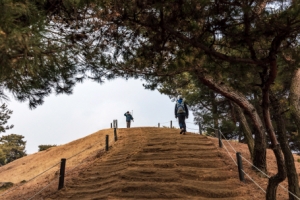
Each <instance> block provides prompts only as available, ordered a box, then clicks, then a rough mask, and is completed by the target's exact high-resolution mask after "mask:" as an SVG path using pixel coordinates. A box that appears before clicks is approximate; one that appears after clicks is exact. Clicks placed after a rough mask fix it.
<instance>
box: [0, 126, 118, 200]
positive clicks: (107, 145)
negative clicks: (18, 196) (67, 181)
mask: <svg viewBox="0 0 300 200" xmlns="http://www.w3.org/2000/svg"><path fill="white" fill-rule="evenodd" d="M113 123H114V142H116V141H117V131H116V129H117V120H114V122H113ZM105 139H106V140H105V142H104V144H105V147H104V148H103V149H101V150H99V152H105V151H108V150H109V147H110V146H109V137H108V135H106V138H105ZM100 143H103V142H101V141H99V142H96V143H94V144H93V145H90V146H89V147H87V148H85V149H83V150H82V151H80V152H78V153H76V154H74V155H72V156H70V157H68V158H62V159H61V161H60V162H58V163H56V164H55V165H53V166H51V167H49V168H48V169H46V170H45V171H43V172H41V173H39V174H38V175H36V176H34V177H32V178H31V179H29V180H28V181H26V182H24V183H22V184H20V185H18V186H15V187H13V188H11V189H10V190H8V191H6V192H5V193H2V194H1V195H0V197H4V196H5V195H7V194H9V193H10V192H12V191H14V190H16V189H18V188H20V187H21V186H24V185H25V184H26V183H29V182H30V181H32V180H34V179H36V178H37V177H39V176H41V175H43V174H45V173H46V172H48V171H49V170H51V169H53V168H54V167H56V166H58V165H59V164H62V161H63V160H64V161H65V162H66V161H67V160H71V159H72V158H75V157H76V156H78V155H80V154H82V153H83V152H85V151H87V150H88V149H91V148H93V147H95V146H96V145H99V144H100ZM83 161H84V160H82V161H81V162H79V163H78V164H77V165H75V166H74V167H73V168H71V169H69V170H67V171H66V172H65V169H62V165H61V169H60V175H59V176H58V179H59V180H58V181H59V186H58V190H60V189H62V188H63V187H64V178H65V175H67V174H69V173H70V172H72V170H74V169H75V168H77V167H78V166H80V165H82V164H83V163H84V162H83ZM63 168H65V167H63ZM62 171H63V172H62ZM56 181H57V179H53V180H52V181H51V182H50V183H48V184H47V185H46V186H45V187H43V188H42V189H40V190H39V191H38V192H36V193H35V194H34V195H33V196H32V197H30V198H29V199H28V200H31V199H33V198H34V197H36V196H37V195H38V194H40V193H42V192H43V191H44V190H45V189H46V188H48V187H49V186H50V185H52V184H53V183H54V182H56Z"/></svg>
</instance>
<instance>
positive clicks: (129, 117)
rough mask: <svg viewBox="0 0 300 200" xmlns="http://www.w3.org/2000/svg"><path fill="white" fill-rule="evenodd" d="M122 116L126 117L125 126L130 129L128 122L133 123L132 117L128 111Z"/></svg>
mask: <svg viewBox="0 0 300 200" xmlns="http://www.w3.org/2000/svg"><path fill="white" fill-rule="evenodd" d="M124 116H125V117H126V124H127V128H130V122H131V120H132V121H133V117H132V115H131V114H130V113H129V111H127V112H126V113H125V114H124Z"/></svg>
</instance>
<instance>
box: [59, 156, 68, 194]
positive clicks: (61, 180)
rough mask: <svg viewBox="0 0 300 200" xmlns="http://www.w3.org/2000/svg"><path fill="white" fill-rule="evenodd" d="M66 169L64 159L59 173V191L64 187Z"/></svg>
mask: <svg viewBox="0 0 300 200" xmlns="http://www.w3.org/2000/svg"><path fill="white" fill-rule="evenodd" d="M65 168H66V159H65V158H62V159H61V163H60V173H59V182H58V190H60V189H62V188H63V187H64V180H65Z"/></svg>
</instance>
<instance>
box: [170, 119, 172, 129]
mask: <svg viewBox="0 0 300 200" xmlns="http://www.w3.org/2000/svg"><path fill="white" fill-rule="evenodd" d="M170 128H172V120H171V121H170Z"/></svg>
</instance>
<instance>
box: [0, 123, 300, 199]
mask: <svg viewBox="0 0 300 200" xmlns="http://www.w3.org/2000/svg"><path fill="white" fill-rule="evenodd" d="M170 122H171V123H170ZM166 123H170V124H171V125H172V121H168V122H164V123H159V124H166ZM186 123H188V124H193V123H192V122H186ZM173 127H175V126H173V125H172V128H173ZM115 129H116V128H115ZM186 129H188V130H197V131H199V129H194V128H189V127H186ZM211 129H214V130H218V132H219V135H220V138H219V139H221V137H223V138H224V139H225V141H226V143H227V144H228V145H229V146H230V148H231V150H232V151H233V152H234V153H237V151H236V150H235V148H234V147H233V146H232V145H231V143H230V142H229V140H228V139H227V138H226V137H225V135H224V134H223V133H222V132H221V131H220V130H219V129H215V128H211ZM205 135H208V136H212V137H215V135H212V134H209V133H206V134H205ZM220 142H221V144H223V145H224V149H225V150H226V152H227V154H228V155H229V156H230V158H231V159H232V161H233V162H234V164H235V165H236V166H238V163H237V162H236V161H235V159H234V158H233V157H232V155H231V153H230V151H229V149H228V148H227V146H226V145H225V143H224V142H223V141H222V140H220ZM99 143H101V142H96V143H94V144H93V145H91V146H89V147H87V148H85V149H83V150H82V151H80V152H78V153H76V154H74V155H72V156H70V157H68V158H67V159H66V160H70V159H72V158H74V157H76V156H78V155H79V154H81V153H83V152H85V151H87V150H88V149H91V148H93V147H94V146H96V145H98V144H99ZM101 151H105V149H101ZM241 158H242V159H243V160H244V161H246V162H247V163H248V164H249V165H250V166H252V167H253V168H255V169H256V170H257V171H259V172H260V173H261V174H263V175H264V176H266V177H267V178H270V176H268V175H267V174H266V173H264V172H263V171H261V170H260V169H258V168H257V167H256V166H255V165H253V164H252V163H251V162H250V161H249V160H247V159H246V158H245V157H243V156H241ZM60 163H61V162H58V163H56V164H55V165H53V166H51V167H50V168H48V169H47V170H45V171H43V172H41V173H39V174H38V175H36V176H34V177H32V178H31V179H29V180H28V181H26V182H25V183H23V184H21V185H18V186H16V187H13V188H11V189H10V190H8V191H7V192H5V193H3V194H1V195H0V196H5V195H6V194H8V193H10V192H12V191H14V190H16V189H18V188H19V187H21V186H23V185H24V184H26V183H28V182H30V181H32V180H34V179H35V178H37V177H39V176H41V175H43V174H45V173H46V172H48V171H49V170H51V169H52V168H54V167H56V166H57V165H59V164H60ZM82 164H83V160H82V161H81V162H79V163H78V164H77V165H75V166H74V167H73V168H71V169H69V170H67V172H66V174H69V173H70V172H72V170H74V169H75V168H77V167H78V166H80V165H82ZM241 171H242V172H243V173H244V174H245V175H246V176H247V177H248V178H249V179H250V180H251V181H252V182H253V183H254V184H255V185H256V186H257V187H258V188H259V189H261V190H262V191H263V192H264V193H266V191H265V190H264V189H263V188H262V187H261V186H260V185H259V184H258V183H257V182H256V181H255V180H254V179H253V178H252V177H251V176H250V175H249V174H247V173H246V172H245V171H244V170H243V169H241ZM59 177H60V176H59ZM55 181H57V179H54V180H52V181H51V182H50V183H48V184H47V185H46V186H45V187H43V188H42V189H41V190H39V191H38V192H37V193H35V194H34V195H33V196H32V197H30V198H29V199H28V200H31V199H33V198H34V197H36V196H37V195H38V194H40V193H42V192H43V191H44V190H45V189H46V188H48V187H49V186H50V185H51V184H53V183H54V182H55ZM279 186H280V187H281V188H283V189H284V190H285V191H287V192H288V193H289V194H291V195H292V196H294V197H295V198H296V199H298V200H300V198H299V197H297V196H296V195H295V194H293V193H292V192H290V191H289V190H288V189H286V188H285V187H284V186H282V185H281V184H279Z"/></svg>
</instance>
